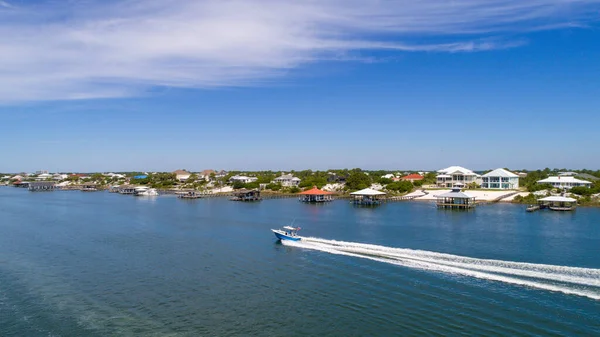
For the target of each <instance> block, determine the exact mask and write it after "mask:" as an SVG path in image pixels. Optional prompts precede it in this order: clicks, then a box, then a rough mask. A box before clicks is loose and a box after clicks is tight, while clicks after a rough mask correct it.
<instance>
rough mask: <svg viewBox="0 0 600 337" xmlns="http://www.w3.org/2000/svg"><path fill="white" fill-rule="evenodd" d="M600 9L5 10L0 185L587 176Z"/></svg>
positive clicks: (595, 118) (143, 4)
mask: <svg viewBox="0 0 600 337" xmlns="http://www.w3.org/2000/svg"><path fill="white" fill-rule="evenodd" d="M598 41H600V1H583V0H581V1H566V0H531V1H528V2H526V3H522V1H516V0H515V1H513V0H504V1H502V0H495V1H485V2H483V1H475V0H456V1H453V2H449V1H442V0H423V1H419V2H414V1H401V0H398V1H376V0H363V1H358V0H347V1H341V0H323V1H308V0H307V1H296V2H293V3H292V2H288V3H283V2H281V1H273V0H248V1H229V2H223V1H198V2H189V1H183V0H181V1H179V0H176V1H166V0H149V1H138V0H132V1H129V2H117V1H114V2H113V1H104V2H100V1H86V2H80V3H75V4H73V3H72V2H64V3H62V2H58V3H57V2H54V1H47V2H46V1H41V2H31V1H7V0H4V1H0V117H1V121H0V150H1V151H2V154H3V156H2V158H3V159H2V160H0V172H2V171H8V172H17V171H32V170H41V169H45V170H50V171H122V170H149V171H157V170H159V171H163V170H164V171H168V170H174V169H178V168H186V169H190V170H202V169H207V168H214V169H228V170H231V169H247V170H256V169H274V170H280V169H281V170H290V169H309V168H311V169H327V168H343V167H362V168H365V169H380V168H382V169H405V170H408V169H426V170H432V169H439V168H441V167H446V166H450V165H462V166H466V167H469V168H471V169H488V168H496V167H509V168H512V169H522V168H528V169H534V168H544V167H559V168H563V167H564V168H584V167H585V168H591V169H600V147H598V146H597V144H600V132H599V131H598V125H600V124H599V122H600V113H599V112H600V43H599V42H598Z"/></svg>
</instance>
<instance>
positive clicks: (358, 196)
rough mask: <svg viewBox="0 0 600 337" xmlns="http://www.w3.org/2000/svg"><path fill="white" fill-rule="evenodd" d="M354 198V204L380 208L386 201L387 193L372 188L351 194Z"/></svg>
mask: <svg viewBox="0 0 600 337" xmlns="http://www.w3.org/2000/svg"><path fill="white" fill-rule="evenodd" d="M350 195H352V196H353V197H354V200H352V203H353V204H355V205H359V206H379V205H381V203H382V202H383V201H385V195H386V194H385V192H381V191H377V190H374V189H371V188H365V189H363V190H360V191H356V192H352V193H350Z"/></svg>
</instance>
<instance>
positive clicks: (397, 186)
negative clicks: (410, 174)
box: [385, 181, 414, 193]
mask: <svg viewBox="0 0 600 337" xmlns="http://www.w3.org/2000/svg"><path fill="white" fill-rule="evenodd" d="M385 188H386V189H388V190H390V191H396V192H400V193H406V192H410V191H412V190H413V188H414V186H413V184H412V183H411V182H410V181H394V182H392V183H389V184H387V186H386V187H385Z"/></svg>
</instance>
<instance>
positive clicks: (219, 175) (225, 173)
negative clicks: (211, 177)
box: [215, 170, 228, 179]
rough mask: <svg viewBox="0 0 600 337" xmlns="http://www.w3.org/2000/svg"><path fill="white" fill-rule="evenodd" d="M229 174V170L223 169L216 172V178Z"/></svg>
mask: <svg viewBox="0 0 600 337" xmlns="http://www.w3.org/2000/svg"><path fill="white" fill-rule="evenodd" d="M227 174H228V173H227V171H225V170H221V171H219V172H216V173H215V178H217V179H221V178H225V177H226V176H227Z"/></svg>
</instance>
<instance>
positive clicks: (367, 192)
mask: <svg viewBox="0 0 600 337" xmlns="http://www.w3.org/2000/svg"><path fill="white" fill-rule="evenodd" d="M350 194H351V195H366V196H372V195H385V192H381V191H377V190H374V189H370V188H365V189H363V190H360V191H357V192H352V193H350Z"/></svg>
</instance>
